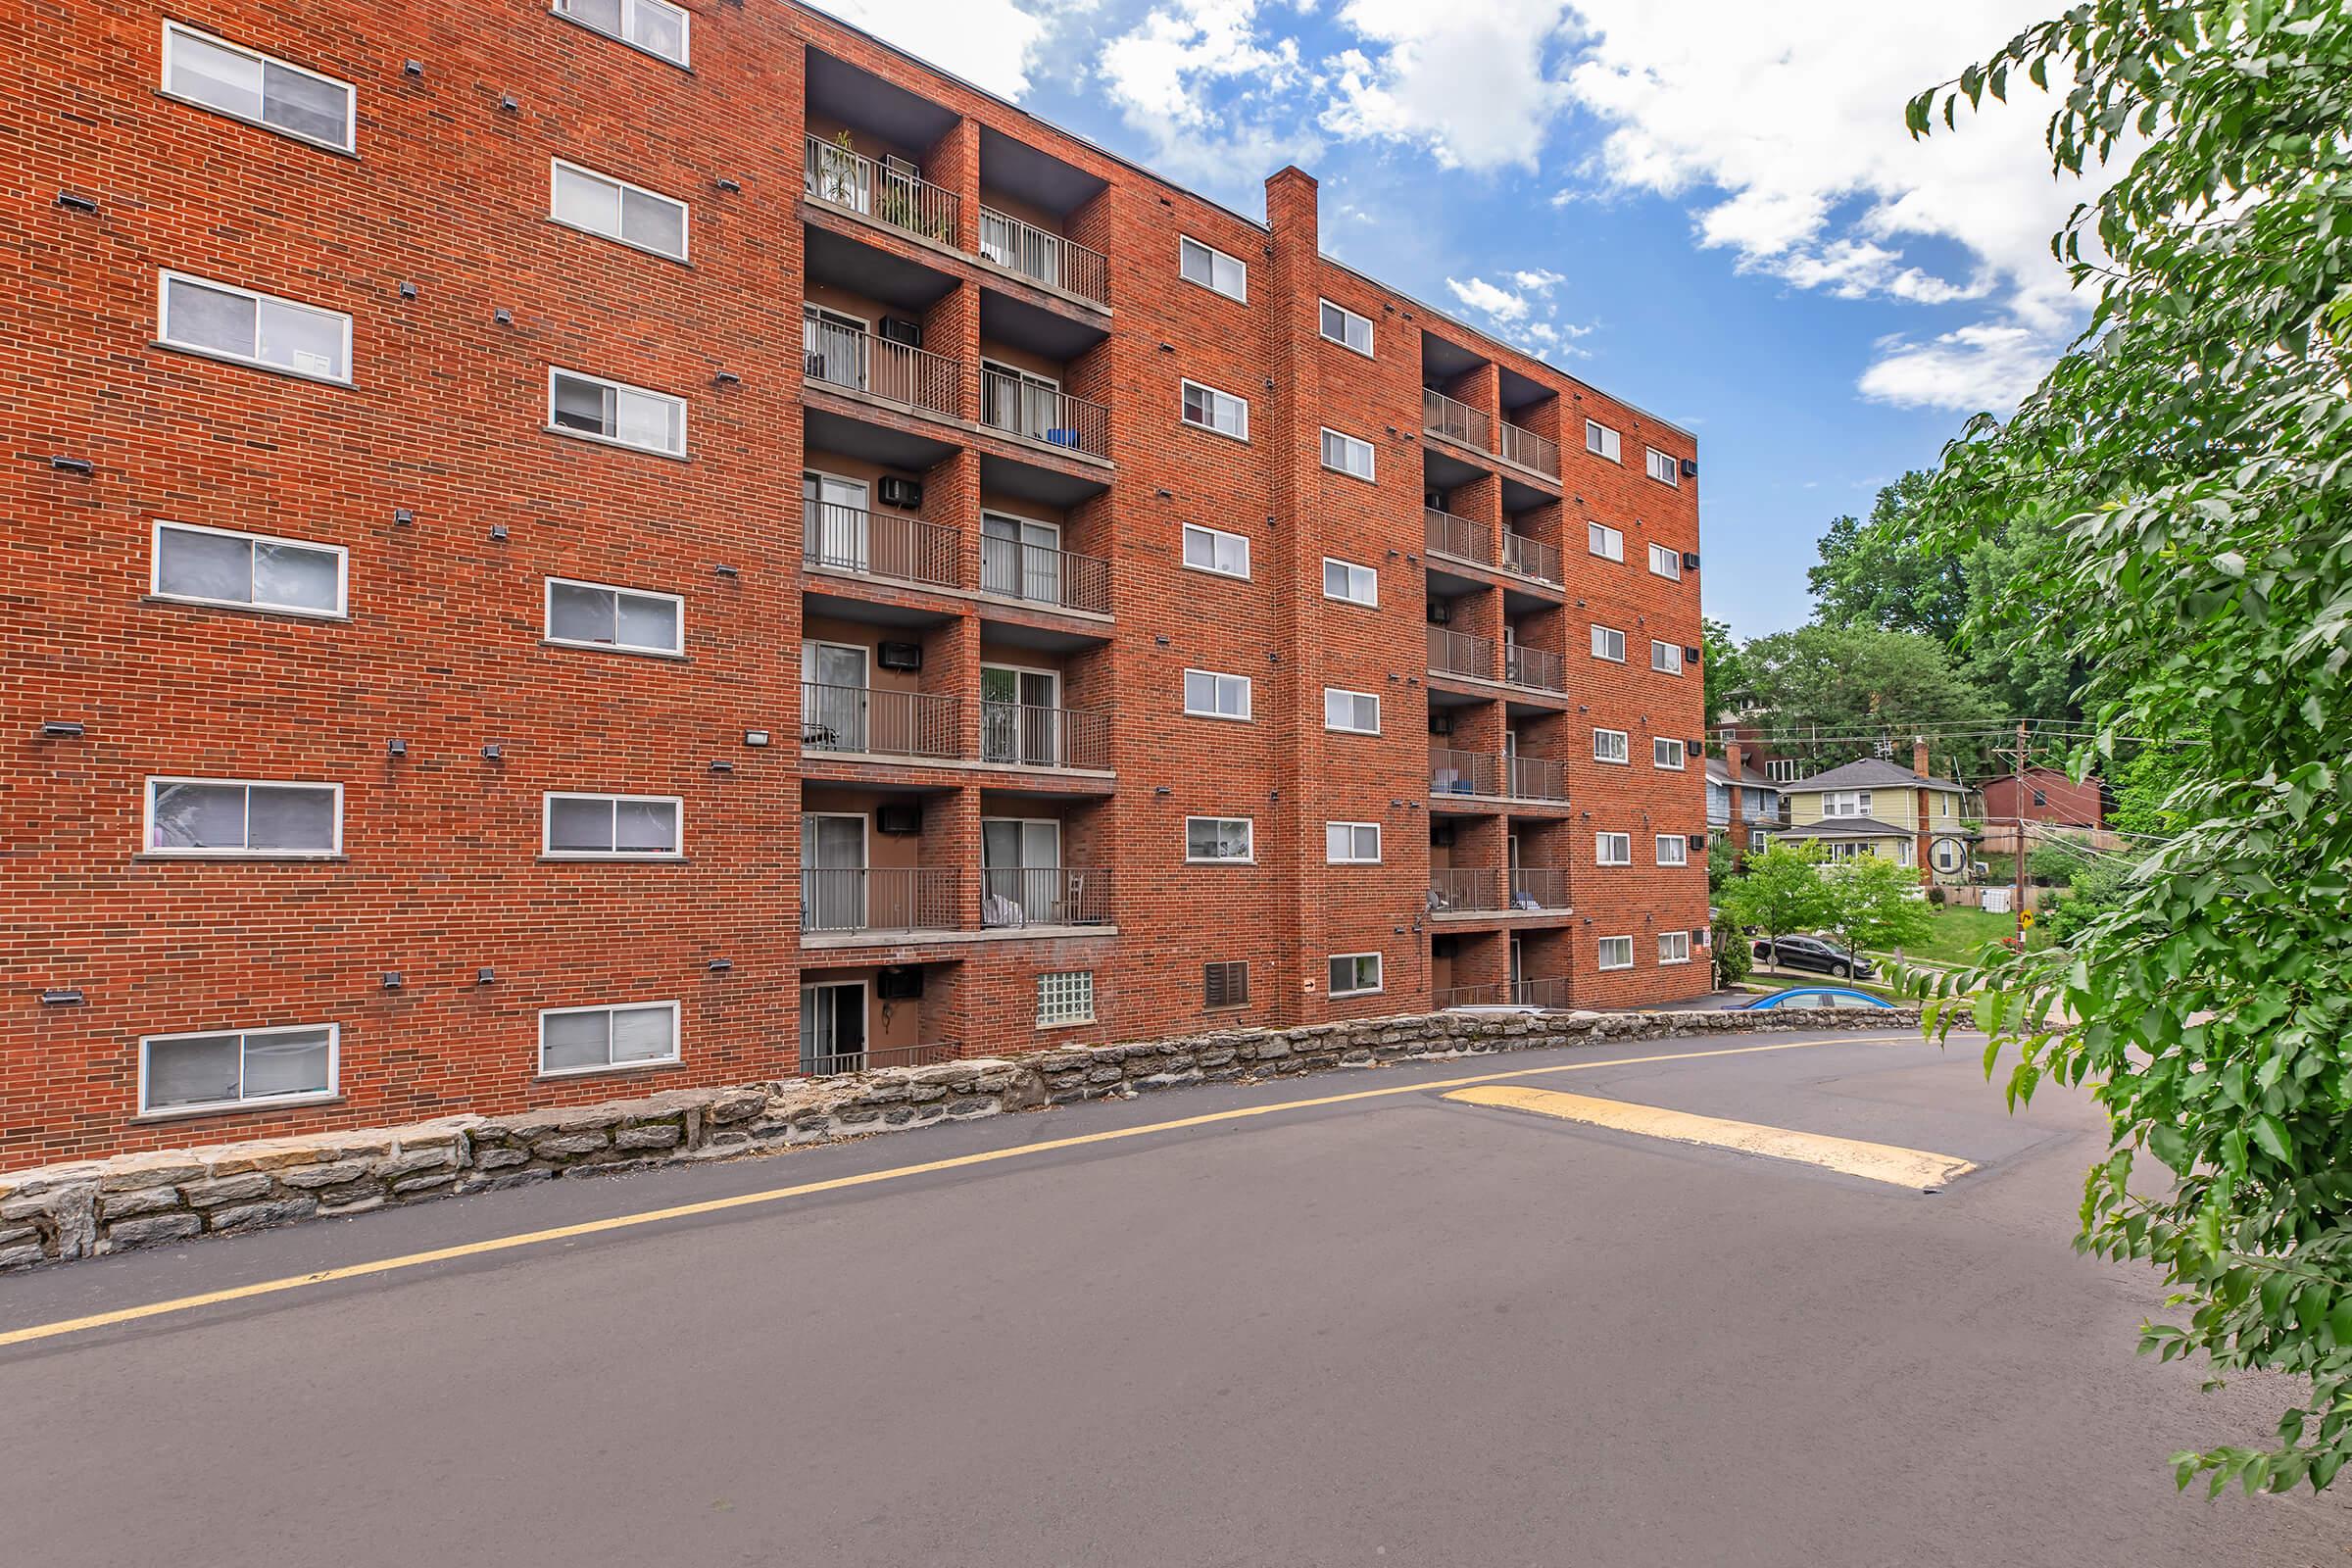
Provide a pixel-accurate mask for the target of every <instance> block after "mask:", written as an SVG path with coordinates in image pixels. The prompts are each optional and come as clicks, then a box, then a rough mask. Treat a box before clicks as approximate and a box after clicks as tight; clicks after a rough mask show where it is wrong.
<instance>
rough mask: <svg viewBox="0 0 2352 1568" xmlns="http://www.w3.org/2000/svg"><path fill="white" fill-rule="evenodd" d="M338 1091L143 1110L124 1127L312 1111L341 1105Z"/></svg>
mask: <svg viewBox="0 0 2352 1568" xmlns="http://www.w3.org/2000/svg"><path fill="white" fill-rule="evenodd" d="M343 1098H344V1097H343V1095H342V1092H341V1091H339V1090H338V1091H334V1092H332V1093H329V1094H323V1095H288V1096H286V1097H285V1098H284V1099H282V1100H257V1101H251V1102H248V1103H243V1104H235V1105H190V1106H189V1107H187V1108H186V1109H185V1110H142V1111H140V1112H139V1113H138V1114H137V1115H135V1116H133V1117H131V1118H130V1119H129V1120H128V1121H127V1122H126V1123H124V1125H126V1126H130V1127H149V1126H153V1125H155V1124H156V1123H159V1122H175V1121H196V1120H199V1119H201V1118H203V1117H206V1116H262V1115H267V1114H269V1113H270V1111H273V1110H312V1109H315V1108H317V1107H318V1106H320V1105H340V1104H342V1103H343Z"/></svg>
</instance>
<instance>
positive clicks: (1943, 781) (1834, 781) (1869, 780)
mask: <svg viewBox="0 0 2352 1568" xmlns="http://www.w3.org/2000/svg"><path fill="white" fill-rule="evenodd" d="M1781 788H1783V789H1784V790H1789V791H1796V792H1804V791H1811V790H1868V789H1887V790H1901V789H1920V790H1948V791H1950V792H1951V793H1952V794H1954V795H1966V794H1967V793H1968V791H1966V790H1964V789H1962V788H1961V787H1960V786H1959V785H1957V784H1955V783H1953V782H1952V781H1951V780H1950V779H1948V778H1921V777H1920V776H1919V775H1918V774H1917V773H1914V772H1912V771H1911V770H1910V769H1909V768H1907V767H1898V766H1896V765H1895V764H1894V763H1892V762H1889V761H1887V760H1886V759H1885V758H1883V757H1865V758H1864V759H1862V760H1860V761H1859V762H1848V763H1846V764H1845V765H1844V766H1843V767H1833V768H1831V769H1830V770H1829V771H1828V772H1827V773H1816V774H1814V775H1813V776H1812V777H1811V778H1800V779H1798V780H1796V781H1795V782H1794V783H1792V784H1784V785H1782V786H1781Z"/></svg>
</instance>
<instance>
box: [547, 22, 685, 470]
mask: <svg viewBox="0 0 2352 1568" xmlns="http://www.w3.org/2000/svg"><path fill="white" fill-rule="evenodd" d="M589 30H590V31H591V32H593V31H595V29H594V28H593V27H592V28H590V29H589ZM662 396H664V397H667V396H669V394H668V393H663V394H662ZM540 428H541V429H542V430H545V431H546V432H547V433H548V434H549V435H560V436H564V437H565V438H566V439H569V440H573V441H585V442H587V443H588V444H589V445H590V446H592V447H610V448H611V449H612V450H613V451H614V452H634V453H636V454H637V455H638V456H640V457H647V458H660V459H662V461H663V462H665V463H692V462H693V461H694V454H693V453H691V452H664V451H662V449H661V448H660V447H641V446H637V445H635V444H634V443H631V442H628V441H617V440H614V439H613V437H612V436H609V435H597V434H595V433H594V432H593V431H589V430H574V429H572V428H571V427H570V426H569V425H564V424H544V425H541V426H540Z"/></svg>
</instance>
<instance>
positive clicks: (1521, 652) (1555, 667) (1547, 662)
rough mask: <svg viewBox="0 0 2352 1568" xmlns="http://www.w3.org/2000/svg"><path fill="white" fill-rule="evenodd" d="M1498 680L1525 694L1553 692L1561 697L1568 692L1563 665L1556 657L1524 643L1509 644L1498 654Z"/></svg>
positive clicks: (1565, 666) (1564, 664) (1566, 676)
mask: <svg viewBox="0 0 2352 1568" xmlns="http://www.w3.org/2000/svg"><path fill="white" fill-rule="evenodd" d="M1502 678H1503V681H1504V682H1505V683H1506V684H1508V685H1512V686H1521V687H1525V688H1526V689H1527V690H1529V691H1536V692H1555V693H1559V694H1561V695H1565V694H1566V693H1567V690H1568V675H1567V665H1566V663H1565V662H1563V661H1562V660H1561V658H1560V656H1559V655H1557V654H1554V653H1549V652H1546V651H1545V650H1544V649H1541V648H1530V647H1528V646H1527V645H1526V644H1525V643H1509V644H1506V645H1505V646H1504V648H1503V650H1502Z"/></svg>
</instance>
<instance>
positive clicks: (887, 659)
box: [874, 643, 923, 669]
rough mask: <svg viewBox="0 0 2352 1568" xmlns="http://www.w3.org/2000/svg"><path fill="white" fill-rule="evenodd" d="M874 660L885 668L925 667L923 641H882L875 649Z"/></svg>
mask: <svg viewBox="0 0 2352 1568" xmlns="http://www.w3.org/2000/svg"><path fill="white" fill-rule="evenodd" d="M874 662H875V663H877V664H879V665H881V666H882V667H883V668H884V669H920V668H922V667H923V645H922V644H921V643H882V644H879V645H877V646H876V647H875V649H874Z"/></svg>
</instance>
